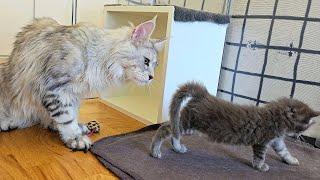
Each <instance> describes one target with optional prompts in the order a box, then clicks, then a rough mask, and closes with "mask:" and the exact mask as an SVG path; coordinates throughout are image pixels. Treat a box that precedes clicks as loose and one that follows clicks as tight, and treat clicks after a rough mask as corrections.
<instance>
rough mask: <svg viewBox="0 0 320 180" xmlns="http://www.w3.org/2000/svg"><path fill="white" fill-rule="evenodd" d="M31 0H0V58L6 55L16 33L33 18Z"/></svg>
mask: <svg viewBox="0 0 320 180" xmlns="http://www.w3.org/2000/svg"><path fill="white" fill-rule="evenodd" d="M33 7H34V1H33V0H23V1H21V0H0V27H1V28H0V40H1V42H0V58H5V57H6V56H8V55H9V54H10V52H11V50H12V45H13V42H14V40H15V36H16V34H17V33H18V32H19V31H20V30H21V27H22V26H24V25H26V24H28V23H29V22H30V21H31V20H32V19H33V16H34V14H33V12H34V11H33Z"/></svg>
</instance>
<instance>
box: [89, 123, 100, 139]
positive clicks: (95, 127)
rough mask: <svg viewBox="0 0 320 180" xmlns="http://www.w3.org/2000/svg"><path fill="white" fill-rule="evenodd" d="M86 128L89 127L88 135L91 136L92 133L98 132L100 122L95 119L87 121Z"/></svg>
mask: <svg viewBox="0 0 320 180" xmlns="http://www.w3.org/2000/svg"><path fill="white" fill-rule="evenodd" d="M86 126H87V128H88V129H89V131H90V132H89V133H88V136H91V135H92V134H93V133H99V132H100V124H99V122H97V121H89V122H88V123H87V124H86Z"/></svg>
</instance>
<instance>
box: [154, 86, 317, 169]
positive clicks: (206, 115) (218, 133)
mask: <svg viewBox="0 0 320 180" xmlns="http://www.w3.org/2000/svg"><path fill="white" fill-rule="evenodd" d="M188 97H189V99H188V100H187V101H186V103H185V104H184V106H183V107H182V103H183V101H184V100H185V99H186V98H188ZM319 115H320V112H316V111H314V110H312V109H311V108H310V107H309V106H308V105H306V104H304V103H302V102H300V101H298V100H294V99H288V98H282V99H279V100H277V101H274V102H271V103H268V104H267V105H265V106H264V107H256V106H243V105H236V104H231V103H230V102H227V101H224V100H221V99H218V98H216V97H214V96H212V95H210V94H209V93H208V92H207V89H206V88H205V87H203V86H201V85H199V84H197V83H187V84H185V85H183V86H182V87H180V89H179V90H178V91H177V92H176V93H175V94H174V96H173V99H172V102H171V106H170V118H171V120H170V122H169V123H165V124H163V125H162V126H161V127H160V128H159V129H158V131H157V133H156V135H155V136H154V138H153V141H152V145H151V155H152V156H153V157H156V158H160V157H161V151H160V148H161V144H162V142H163V141H164V140H165V139H166V138H168V137H171V142H172V146H173V149H174V151H176V152H178V153H185V152H186V151H187V148H186V147H185V146H184V145H183V144H181V143H180V139H181V136H182V135H184V134H192V133H193V132H194V131H196V132H199V133H201V134H205V135H206V136H208V138H209V140H211V141H213V142H218V143H227V144H232V145H246V146H252V149H253V162H252V165H253V167H254V168H256V169H258V170H260V171H268V170H269V166H268V165H267V164H266V163H265V155H266V151H267V148H268V146H269V145H270V146H271V147H272V148H273V149H274V150H275V151H276V153H277V154H278V155H279V156H280V157H281V158H282V160H283V161H284V162H286V163H288V164H291V165H298V164H299V161H298V160H297V159H296V158H295V157H293V156H292V155H291V154H290V152H289V151H288V150H287V148H286V145H285V143H284V137H285V136H286V135H289V134H299V133H301V132H303V131H305V130H306V129H308V128H309V127H310V126H311V125H312V124H313V122H312V120H311V118H313V117H316V116H319Z"/></svg>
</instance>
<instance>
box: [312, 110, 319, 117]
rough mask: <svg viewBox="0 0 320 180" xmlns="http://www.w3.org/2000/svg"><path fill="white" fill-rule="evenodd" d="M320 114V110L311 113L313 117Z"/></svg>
mask: <svg viewBox="0 0 320 180" xmlns="http://www.w3.org/2000/svg"><path fill="white" fill-rule="evenodd" d="M317 116H320V111H313V112H312V114H311V117H317Z"/></svg>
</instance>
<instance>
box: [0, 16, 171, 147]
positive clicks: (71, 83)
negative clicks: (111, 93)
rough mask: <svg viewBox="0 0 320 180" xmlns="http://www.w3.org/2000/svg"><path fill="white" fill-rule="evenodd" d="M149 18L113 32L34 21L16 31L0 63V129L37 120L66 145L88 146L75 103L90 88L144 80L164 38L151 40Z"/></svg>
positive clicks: (151, 71) (149, 75)
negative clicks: (12, 42) (9, 52)
mask: <svg viewBox="0 0 320 180" xmlns="http://www.w3.org/2000/svg"><path fill="white" fill-rule="evenodd" d="M154 28H155V18H154V19H152V20H150V21H146V22H144V23H142V24H140V25H138V26H136V27H133V26H132V27H129V26H128V27H121V28H119V29H114V30H104V29H99V28H97V27H95V26H93V25H89V24H84V23H83V24H77V25H74V26H63V25H60V24H58V23H57V22H56V21H55V20H53V19H51V18H40V19H36V20H34V22H33V23H32V24H30V25H27V26H25V27H24V28H23V30H22V31H21V32H20V33H18V35H17V37H16V41H15V43H14V49H13V51H12V53H11V55H10V57H9V60H8V62H7V63H5V64H2V65H0V131H7V130H10V129H13V128H19V129H20V128H26V127H30V126H32V125H34V124H38V123H40V124H41V125H43V126H44V127H48V128H52V129H55V130H58V131H59V134H60V137H61V140H62V141H63V142H64V143H65V144H66V145H67V146H68V147H69V148H71V149H74V150H85V151H86V150H88V149H89V148H90V146H91V142H90V139H89V138H88V137H87V136H86V133H87V129H86V128H85V126H83V125H81V124H79V123H78V109H79V102H80V100H81V98H82V97H84V96H85V95H86V94H88V93H89V92H92V91H99V90H103V89H105V88H108V87H110V86H112V85H121V84H122V83H125V82H128V81H133V82H136V83H138V84H140V85H144V84H148V83H150V82H151V80H152V78H153V76H154V68H155V67H156V65H157V53H158V51H159V50H160V49H161V48H162V47H163V45H164V42H165V41H164V40H152V39H150V36H151V34H152V32H153V30H154Z"/></svg>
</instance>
